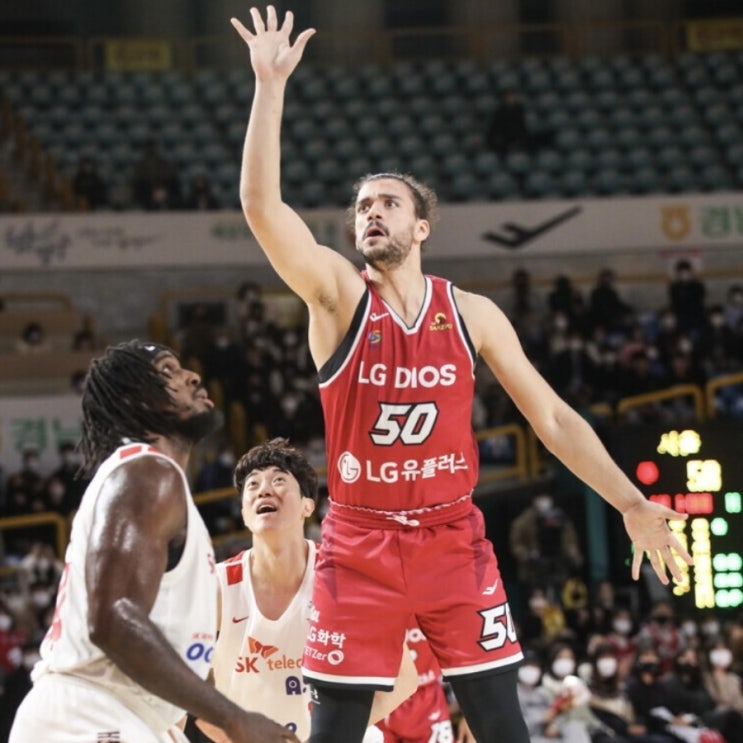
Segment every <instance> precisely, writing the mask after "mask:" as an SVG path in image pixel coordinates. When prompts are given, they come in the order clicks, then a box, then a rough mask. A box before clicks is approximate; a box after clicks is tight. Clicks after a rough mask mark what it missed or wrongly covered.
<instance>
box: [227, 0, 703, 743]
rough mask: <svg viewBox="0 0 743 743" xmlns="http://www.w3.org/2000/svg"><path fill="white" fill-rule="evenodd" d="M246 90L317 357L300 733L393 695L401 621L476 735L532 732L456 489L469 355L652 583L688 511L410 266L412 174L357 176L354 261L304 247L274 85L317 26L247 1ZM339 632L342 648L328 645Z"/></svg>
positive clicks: (431, 200) (259, 176) (491, 566)
mask: <svg viewBox="0 0 743 743" xmlns="http://www.w3.org/2000/svg"><path fill="white" fill-rule="evenodd" d="M250 13H251V16H252V20H253V28H254V30H253V31H250V30H248V29H247V28H245V26H244V25H243V24H241V23H240V22H239V21H237V20H236V19H233V21H232V23H233V25H234V26H235V28H236V29H237V31H238V32H239V33H240V35H241V36H242V38H243V39H244V41H245V42H246V44H247V45H248V47H249V48H250V58H251V63H252V67H253V71H254V73H255V80H256V85H255V94H254V99H253V106H252V110H251V114H250V121H249V124H248V130H247V134H246V139H245V149H244V153H243V165H242V173H241V183H240V197H241V202H242V205H243V209H244V212H245V217H246V219H247V222H248V224H249V226H250V229H251V230H252V232H253V234H254V235H255V237H256V239H257V240H258V242H259V243H260V244H261V246H262V248H263V250H264V251H265V253H266V255H267V256H268V259H269V260H270V262H271V264H272V265H273V267H274V268H275V270H276V271H277V272H278V274H279V275H280V276H281V277H282V278H283V280H284V281H285V282H286V284H287V285H288V286H289V287H290V288H291V289H292V290H293V291H294V292H296V293H297V294H298V295H299V296H300V297H301V298H302V299H303V300H304V301H305V302H306V304H307V306H308V308H309V318H310V324H309V341H310V350H311V353H312V357H313V360H314V362H315V364H316V366H317V369H318V370H319V377H320V389H321V397H322V404H323V410H324V415H325V425H326V437H327V456H328V484H329V491H330V496H331V499H332V505H331V507H330V510H329V512H328V514H327V516H326V517H325V519H324V520H323V525H322V526H323V537H322V545H321V548H320V553H319V557H318V564H317V568H316V577H315V585H314V591H313V612H312V616H311V624H310V630H309V634H308V640H307V644H306V647H305V654H304V659H303V673H304V676H305V678H306V679H307V681H308V682H310V683H311V684H312V686H313V699H314V704H313V708H312V721H311V735H310V741H311V742H312V743H321V742H322V743H326V742H328V741H332V742H334V743H335V742H337V743H340V742H341V741H342V742H343V743H357V742H358V741H360V740H361V738H362V736H363V732H364V728H365V727H366V721H367V720H368V717H369V705H370V704H371V698H372V693H373V691H374V690H375V689H389V688H391V686H392V682H393V679H394V678H395V675H396V673H397V669H398V668H399V665H400V647H401V642H402V640H403V638H404V636H405V630H406V629H407V627H408V621H409V619H410V617H411V616H414V617H415V618H416V620H417V622H418V624H419V626H420V628H421V630H422V631H423V632H424V633H425V635H426V637H427V638H428V640H429V642H430V644H431V648H432V649H433V652H434V654H435V655H436V657H437V659H438V661H439V664H440V666H441V669H442V672H443V674H444V675H445V676H446V678H447V679H448V680H449V681H450V683H451V685H452V688H453V690H454V693H455V695H456V697H457V700H458V701H459V703H460V705H461V708H462V710H463V713H464V716H465V718H466V720H467V722H468V723H469V726H470V728H471V729H472V732H473V734H474V736H475V738H476V739H477V740H478V741H481V743H484V742H487V743H490V742H491V741H494V740H498V741H502V742H503V743H527V742H528V740H529V737H528V734H527V731H526V727H525V725H524V722H523V719H522V718H521V715H520V713H519V704H518V699H517V695H516V668H517V665H518V664H519V662H520V660H521V659H522V653H521V648H520V646H519V643H518V640H517V638H516V635H515V632H514V627H513V622H512V620H511V615H510V611H509V607H508V602H507V599H506V594H505V591H504V587H503V583H502V581H501V577H500V574H499V571H498V564H497V561H496V558H495V555H494V554H493V549H492V545H491V543H490V542H489V541H488V540H487V539H486V538H485V533H484V527H483V518H482V514H481V513H480V511H479V510H478V509H477V508H476V507H475V506H474V505H473V503H472V498H471V493H472V489H473V488H474V486H475V484H476V482H477V477H478V472H477V467H478V459H477V448H476V446H475V439H474V435H473V432H472V428H471V405H472V398H473V392H474V375H473V370H474V364H475V361H476V358H477V357H478V356H480V357H482V358H483V360H484V361H485V363H487V365H488V366H489V367H490V369H491V370H492V371H493V373H494V374H495V375H496V377H497V378H498V379H499V380H500V382H501V384H502V385H503V387H504V388H505V389H506V390H507V391H508V393H509V394H510V395H511V397H512V398H513V399H514V401H515V403H516V404H517V405H518V407H519V408H520V410H521V411H522V413H523V414H524V415H525V416H526V418H527V419H528V421H529V423H530V424H531V426H532V427H533V428H534V430H535V432H536V433H537V435H538V436H539V437H540V438H541V440H542V441H543V442H544V444H545V445H546V446H547V448H548V449H549V450H550V451H552V452H553V453H554V454H555V455H556V456H557V457H558V458H559V459H561V460H562V461H563V462H564V463H565V465H566V466H568V467H569V468H570V469H571V470H572V471H573V472H575V474H576V475H578V476H579V477H581V478H582V479H583V480H584V481H585V482H586V483H587V484H588V485H589V486H590V487H591V488H593V489H594V490H595V491H596V492H598V493H599V494H600V495H601V496H602V497H603V498H604V499H606V500H607V501H608V502H609V503H610V504H611V505H612V506H614V507H615V508H617V509H619V510H620V511H621V513H622V514H623V516H624V523H625V526H626V529H627V532H628V534H629V536H630V539H631V540H632V542H633V543H634V547H635V559H634V562H633V566H632V572H633V576H634V577H635V578H638V577H639V570H640V564H641V562H642V556H643V554H647V555H648V556H649V559H650V562H651V564H652V565H653V567H654V568H655V571H656V572H657V574H658V576H659V577H660V579H661V580H662V581H663V583H668V581H669V579H668V576H667V574H666V567H667V568H668V569H669V570H670V571H671V573H672V574H673V576H674V577H676V578H679V579H680V578H681V569H680V567H679V566H678V565H677V564H676V561H675V557H674V555H673V553H672V549H673V550H675V552H676V553H677V554H678V555H679V556H680V557H681V558H682V559H683V560H685V561H686V562H689V563H690V562H691V557H690V556H689V554H688V553H687V552H686V550H685V549H684V548H683V546H682V545H681V544H680V543H679V542H678V541H677V540H676V538H675V537H674V536H673V535H672V533H671V531H670V529H669V528H668V524H667V519H683V518H684V515H682V514H680V513H676V512H675V511H673V510H671V509H669V508H665V507H663V506H660V505H658V504H656V503H652V502H650V501H648V500H646V499H645V498H644V497H643V495H642V494H641V493H640V492H639V490H637V488H635V487H634V486H633V485H632V483H631V482H630V481H629V479H628V478H627V477H625V475H624V474H623V473H622V471H621V470H620V469H619V467H618V466H617V465H616V464H615V463H614V462H613V461H612V459H611V458H610V456H609V455H608V453H607V452H606V450H605V449H604V447H603V446H602V444H601V443H600V441H599V439H598V437H597V436H596V434H595V433H594V431H593V430H592V429H591V427H590V426H589V425H588V424H587V423H586V421H584V420H583V418H582V417H581V416H580V415H578V414H577V413H576V412H575V411H574V410H572V408H570V407H569V406H568V405H567V404H566V403H565V402H564V401H563V400H561V399H560V398H559V397H558V396H557V395H556V393H555V392H554V391H553V390H552V389H551V388H550V387H549V386H548V385H547V383H546V382H545V381H544V379H543V378H542V377H541V376H540V375H539V373H538V372H537V371H536V369H535V368H534V367H533V366H532V365H531V363H530V362H529V361H528V360H527V358H526V356H525V354H524V353H523V351H522V349H521V345H520V343H519V341H518V338H517V336H516V333H515V331H514V329H513V327H512V326H511V324H510V323H509V322H508V320H507V319H506V317H505V315H504V314H503V313H502V312H501V311H500V310H499V309H498V307H496V305H495V304H493V302H491V301H490V300H489V299H487V298H485V297H482V296H479V295H476V294H471V293H468V292H464V291H461V290H459V289H457V288H456V287H454V286H452V285H451V284H450V283H449V282H448V281H445V280H443V279H440V278H436V277H433V276H427V275H424V273H423V272H422V268H421V246H422V245H423V243H424V242H425V240H426V239H427V238H428V236H429V234H430V231H431V225H432V223H433V221H434V217H435V195H434V194H433V193H432V192H431V191H430V190H429V189H428V188H426V187H425V186H423V185H422V184H420V183H418V182H417V181H416V180H415V179H413V178H412V177H410V176H407V175H401V174H396V173H384V174H378V175H371V176H366V177H365V178H363V179H362V180H361V181H360V182H359V183H358V186H357V190H356V193H355V200H354V203H353V210H352V214H353V227H354V232H355V239H356V249H357V250H358V251H359V253H360V254H361V255H362V256H363V258H364V261H365V263H366V268H365V270H364V271H363V272H362V273H359V271H358V270H357V269H356V267H355V266H354V265H353V263H351V262H350V261H349V260H347V259H346V258H344V257H343V256H341V255H340V254H339V253H337V252H336V251H334V250H332V249H331V248H328V247H325V246H322V245H318V244H317V242H316V241H315V238H314V237H313V235H312V233H311V232H310V230H309V228H308V227H307V226H306V225H305V224H304V222H303V221H302V220H301V219H300V217H299V216H298V215H297V214H296V213H295V212H294V211H293V210H292V209H291V208H290V207H289V206H288V205H287V204H285V203H284V202H283V201H282V197H281V190H280V183H281V174H280V152H281V150H280V129H281V118H282V108H283V100H284V93H285V89H286V84H287V80H288V78H289V76H290V75H291V73H292V72H293V70H294V68H295V67H296V66H297V64H298V63H299V60H300V58H301V56H302V53H303V51H304V48H305V46H306V44H307V42H308V40H309V39H310V37H311V36H312V34H313V33H314V31H313V30H312V29H308V30H306V31H303V32H302V33H300V34H299V35H298V37H297V38H296V40H295V41H294V43H292V42H291V40H290V34H291V31H292V24H293V17H292V15H291V14H290V13H287V15H286V18H285V20H284V22H283V24H281V25H280V24H279V23H278V19H277V16H276V11H275V9H274V8H273V7H271V6H269V7H268V10H267V13H266V18H265V20H264V18H263V17H262V16H261V14H260V12H259V11H258V10H257V9H255V8H251V10H250ZM339 636H343V638H344V645H343V651H342V652H340V653H339V652H336V650H335V648H334V646H333V644H332V642H331V641H330V639H329V638H332V637H339Z"/></svg>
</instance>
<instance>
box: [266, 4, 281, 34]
mask: <svg viewBox="0 0 743 743" xmlns="http://www.w3.org/2000/svg"><path fill="white" fill-rule="evenodd" d="M278 27H279V21H278V19H277V18H276V8H274V6H273V5H269V6H268V7H267V8H266V28H267V29H268V30H269V31H275V30H276V29H277V28H278Z"/></svg>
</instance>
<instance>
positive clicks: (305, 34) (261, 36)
mask: <svg viewBox="0 0 743 743" xmlns="http://www.w3.org/2000/svg"><path fill="white" fill-rule="evenodd" d="M250 15H251V17H252V19H253V26H254V28H255V31H249V30H248V29H247V28H245V26H243V24H242V23H240V21H238V20H237V18H231V19H230V23H232V25H233V26H234V27H235V29H237V32H238V33H239V34H240V36H242V38H243V40H244V41H245V43H246V44H247V45H248V47H249V48H250V61H251V64H252V65H253V72H255V79H256V80H257V81H260V82H269V81H285V80H287V79H288V78H289V75H291V74H292V72H293V71H294V68H295V67H296V66H297V65H298V64H299V60H300V59H302V54H303V53H304V48H305V46H306V45H307V42H308V41H309V39H310V37H311V36H312V35H313V34H314V33H315V29H314V28H308V29H306V30H304V31H302V33H300V34H299V35H298V36H297V38H296V39H295V41H294V43H293V44H292V43H291V41H290V40H289V37H290V35H291V32H292V29H293V28H294V14H293V13H292V12H291V11H290V10H288V11H287V12H286V15H285V16H284V22H283V23H282V24H281V26H280V27H279V22H278V19H277V17H276V8H274V6H273V5H269V6H268V7H267V8H266V21H265V23H264V21H263V18H262V17H261V14H260V11H259V10H258V9H257V8H251V9H250Z"/></svg>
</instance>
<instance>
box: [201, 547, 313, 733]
mask: <svg viewBox="0 0 743 743" xmlns="http://www.w3.org/2000/svg"><path fill="white" fill-rule="evenodd" d="M308 548H309V554H308V557H307V568H306V570H305V574H304V578H303V579H302V584H301V585H300V587H299V590H298V591H297V593H296V594H295V596H294V598H293V599H292V601H291V603H290V604H289V606H288V607H287V608H286V610H285V611H284V613H283V614H282V615H281V616H280V617H279V618H278V619H267V618H266V617H264V616H263V614H261V611H260V609H259V608H258V605H257V604H256V601H255V594H254V592H253V582H252V580H251V577H250V552H251V551H250V550H247V551H245V552H240V553H239V554H237V555H235V556H234V557H231V558H229V559H228V560H225V561H224V562H220V563H219V564H218V565H217V574H218V576H219V584H220V589H221V596H222V621H221V625H220V627H219V636H218V638H217V646H216V648H215V651H214V659H213V662H212V665H213V667H214V681H215V685H216V687H217V689H219V691H221V692H222V693H223V694H225V695H226V696H228V697H229V698H230V699H232V701H233V702H235V703H237V704H239V705H240V706H241V707H244V708H245V709H248V710H253V711H256V712H262V713H263V714H264V715H266V716H267V717H270V718H271V719H272V720H275V721H276V722H278V723H279V724H280V725H284V726H285V727H288V728H290V729H291V730H293V731H294V732H295V733H296V734H297V736H298V737H299V739H300V740H307V738H308V737H309V734H310V717H309V708H310V692H309V688H308V687H307V685H306V684H305V683H304V682H303V681H302V651H303V650H304V642H305V637H306V635H307V627H308V623H309V619H310V608H311V605H312V580H313V574H314V570H315V551H316V548H315V544H314V542H308Z"/></svg>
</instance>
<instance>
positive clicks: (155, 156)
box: [132, 139, 182, 211]
mask: <svg viewBox="0 0 743 743" xmlns="http://www.w3.org/2000/svg"><path fill="white" fill-rule="evenodd" d="M132 189H133V192H134V199H135V201H136V204H137V205H138V206H140V207H141V208H142V209H146V210H148V211H165V210H169V209H179V208H180V207H181V205H182V204H181V201H182V200H181V185H180V180H179V178H178V174H177V173H176V171H175V168H174V167H173V166H172V165H171V163H170V162H168V160H166V159H165V157H163V155H162V153H161V152H160V148H159V147H158V144H157V142H156V141H155V140H154V139H150V140H148V141H147V142H146V143H145V146H144V149H143V151H142V156H141V158H140V160H139V162H138V163H136V165H135V167H134V177H133V182H132Z"/></svg>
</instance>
